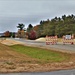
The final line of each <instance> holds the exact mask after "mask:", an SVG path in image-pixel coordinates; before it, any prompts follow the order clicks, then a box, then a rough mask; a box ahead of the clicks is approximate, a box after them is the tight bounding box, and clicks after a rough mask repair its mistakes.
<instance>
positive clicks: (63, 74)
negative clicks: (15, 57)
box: [0, 69, 75, 75]
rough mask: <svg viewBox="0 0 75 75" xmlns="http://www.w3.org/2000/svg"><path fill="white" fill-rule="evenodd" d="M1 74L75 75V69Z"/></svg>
mask: <svg viewBox="0 0 75 75" xmlns="http://www.w3.org/2000/svg"><path fill="white" fill-rule="evenodd" d="M0 75H75V69H73V70H63V71H53V72H43V73H7V74H0Z"/></svg>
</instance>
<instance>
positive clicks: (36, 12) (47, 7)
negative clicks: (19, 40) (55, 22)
mask: <svg viewBox="0 0 75 75" xmlns="http://www.w3.org/2000/svg"><path fill="white" fill-rule="evenodd" d="M74 3H75V1H74V0H0V32H4V31H6V30H10V31H17V28H16V26H17V25H18V23H24V24H25V25H26V27H27V26H28V24H30V23H31V24H33V25H36V24H38V23H39V22H40V20H44V19H51V18H54V17H55V16H58V17H59V16H62V15H64V14H66V15H68V14H75V9H74V7H75V4H74Z"/></svg>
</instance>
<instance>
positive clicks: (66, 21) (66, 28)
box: [5, 14, 75, 39]
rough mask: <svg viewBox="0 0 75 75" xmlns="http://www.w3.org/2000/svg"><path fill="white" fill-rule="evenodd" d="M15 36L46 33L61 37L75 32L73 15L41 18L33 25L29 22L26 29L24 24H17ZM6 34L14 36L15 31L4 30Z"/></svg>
mask: <svg viewBox="0 0 75 75" xmlns="http://www.w3.org/2000/svg"><path fill="white" fill-rule="evenodd" d="M17 28H18V32H17V37H20V38H29V39H36V38H38V37H45V36H46V35H49V36H55V35H57V36H58V37H62V36H63V35H72V34H75V16H74V15H73V14H71V15H68V16H66V15H62V16H61V17H55V18H53V19H51V20H50V19H47V20H46V21H44V20H41V21H40V23H39V25H35V26H33V25H32V24H29V25H28V27H27V29H26V28H25V25H24V24H18V26H17ZM5 35H6V36H13V37H15V33H12V32H11V33H10V35H9V31H6V32H5Z"/></svg>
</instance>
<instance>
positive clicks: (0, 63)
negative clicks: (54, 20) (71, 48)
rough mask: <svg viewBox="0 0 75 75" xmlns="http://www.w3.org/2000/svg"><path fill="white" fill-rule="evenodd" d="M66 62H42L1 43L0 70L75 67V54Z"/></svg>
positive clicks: (46, 69)
mask: <svg viewBox="0 0 75 75" xmlns="http://www.w3.org/2000/svg"><path fill="white" fill-rule="evenodd" d="M69 55H70V58H69V60H68V61H64V62H53V63H51V62H50V63H49V62H48V63H45V64H43V63H40V61H39V60H38V59H35V58H31V57H30V56H27V55H25V54H22V53H18V52H16V51H14V50H13V49H11V48H10V47H8V46H6V45H3V44H1V43H0V72H39V71H52V70H61V69H71V68H75V54H69Z"/></svg>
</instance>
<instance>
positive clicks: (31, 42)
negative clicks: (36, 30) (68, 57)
mask: <svg viewBox="0 0 75 75" xmlns="http://www.w3.org/2000/svg"><path fill="white" fill-rule="evenodd" d="M13 40H17V41H20V42H23V43H24V44H28V45H33V46H34V45H35V46H39V47H46V48H56V49H62V50H63V51H65V50H66V51H71V52H75V45H70V44H66V45H63V44H62V43H58V44H57V45H46V43H45V42H39V41H34V40H25V39H13Z"/></svg>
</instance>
